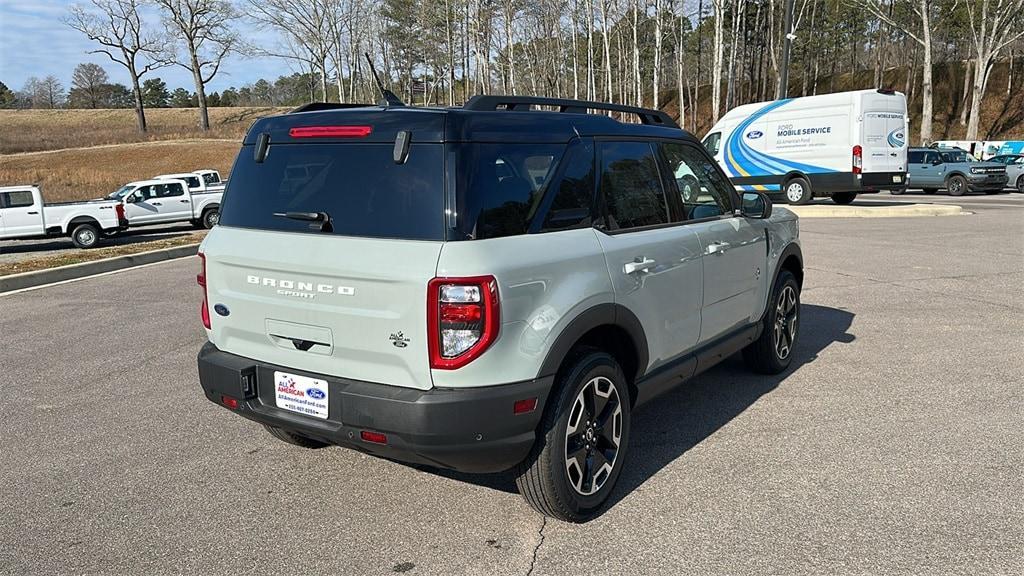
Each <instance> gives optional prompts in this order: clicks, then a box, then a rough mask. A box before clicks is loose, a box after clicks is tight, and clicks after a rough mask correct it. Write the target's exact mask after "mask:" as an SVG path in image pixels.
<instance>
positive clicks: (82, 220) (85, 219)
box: [64, 215, 103, 234]
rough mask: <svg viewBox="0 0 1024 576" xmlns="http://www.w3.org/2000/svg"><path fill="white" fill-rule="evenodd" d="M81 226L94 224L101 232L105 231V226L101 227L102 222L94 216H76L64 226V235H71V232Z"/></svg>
mask: <svg viewBox="0 0 1024 576" xmlns="http://www.w3.org/2000/svg"><path fill="white" fill-rule="evenodd" d="M79 224H92V225H93V226H95V227H96V228H97V229H99V230H103V226H100V221H99V220H97V219H96V218H93V217H92V216H85V215H79V216H75V217H74V218H72V219H71V220H68V223H67V224H65V225H64V233H65V234H71V231H72V230H73V229H74V228H75V226H78V225H79Z"/></svg>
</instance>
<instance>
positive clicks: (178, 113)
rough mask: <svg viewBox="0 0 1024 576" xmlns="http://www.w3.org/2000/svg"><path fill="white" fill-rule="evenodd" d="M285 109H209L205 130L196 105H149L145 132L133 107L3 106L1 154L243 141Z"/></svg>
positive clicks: (0, 140) (0, 134)
mask: <svg viewBox="0 0 1024 576" xmlns="http://www.w3.org/2000/svg"><path fill="white" fill-rule="evenodd" d="M285 110H287V109H285V108H210V131H209V132H207V133H205V134H204V133H203V132H202V131H200V130H199V128H197V124H196V123H197V118H198V113H197V112H196V110H195V109H194V108H159V109H152V110H146V120H147V123H148V125H149V131H148V132H147V133H146V134H139V132H138V131H137V130H136V129H135V111H134V110H0V155H3V154H14V153H17V152H37V151H41V150H61V149H64V148H81V147H87V146H99V145H102V144H127V143H131V142H152V141H157V140H184V139H191V138H213V139H229V140H241V139H242V135H244V134H245V131H246V129H248V128H249V125H250V124H252V122H253V120H255V119H257V118H259V117H261V116H268V115H271V114H279V113H281V112H283V111H285Z"/></svg>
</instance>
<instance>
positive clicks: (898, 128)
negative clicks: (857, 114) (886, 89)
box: [861, 93, 907, 172]
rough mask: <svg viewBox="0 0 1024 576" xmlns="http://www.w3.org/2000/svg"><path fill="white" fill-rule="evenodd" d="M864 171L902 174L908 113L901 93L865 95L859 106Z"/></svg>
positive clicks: (905, 153) (905, 151)
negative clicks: (860, 110)
mask: <svg viewBox="0 0 1024 576" xmlns="http://www.w3.org/2000/svg"><path fill="white" fill-rule="evenodd" d="M862 105H863V108H862V116H861V117H862V120H861V146H862V148H863V161H864V165H863V171H864V172H905V171H906V169H907V133H906V131H907V110H906V100H905V99H904V97H903V95H902V94H891V95H890V94H880V93H868V94H866V95H865V97H864V101H863V103H862Z"/></svg>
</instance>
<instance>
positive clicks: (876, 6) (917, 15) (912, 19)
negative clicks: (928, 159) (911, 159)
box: [861, 0, 989, 146]
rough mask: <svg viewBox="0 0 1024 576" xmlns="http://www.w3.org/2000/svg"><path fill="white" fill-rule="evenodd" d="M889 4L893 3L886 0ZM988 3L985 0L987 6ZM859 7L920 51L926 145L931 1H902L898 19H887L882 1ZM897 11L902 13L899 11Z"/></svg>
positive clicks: (929, 137)
mask: <svg viewBox="0 0 1024 576" xmlns="http://www.w3.org/2000/svg"><path fill="white" fill-rule="evenodd" d="M889 1H890V2H893V1H895V0H889ZM988 1H989V0H985V2H986V3H987V2H988ZM861 2H862V6H864V8H866V9H867V10H868V12H869V13H870V14H871V15H873V16H874V17H875V18H877V19H879V20H880V21H882V22H885V23H886V24H888V25H890V26H892V27H894V28H900V29H902V30H903V32H904V33H905V34H906V35H907V36H909V37H910V38H913V39H914V41H915V42H917V43H918V44H920V45H921V47H922V48H923V52H924V54H923V56H924V64H923V73H922V75H921V134H920V140H921V145H922V146H926V145H928V144H930V143H931V141H932V121H933V113H932V0H913V1H912V2H906V3H905V4H906V8H909V13H908V14H907V16H908V17H907V18H906V19H905V20H904V19H898V16H896V15H894V16H890V14H891V11H890V9H889V8H890V7H889V6H888V5H887V2H886V0H861ZM901 12H903V11H902V10H901Z"/></svg>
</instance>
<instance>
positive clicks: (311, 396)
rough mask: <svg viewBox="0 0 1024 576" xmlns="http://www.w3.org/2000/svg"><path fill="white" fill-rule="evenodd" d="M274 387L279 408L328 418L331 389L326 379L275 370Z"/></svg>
mask: <svg viewBox="0 0 1024 576" xmlns="http://www.w3.org/2000/svg"><path fill="white" fill-rule="evenodd" d="M274 389H275V392H274V398H275V400H276V402H277V407H278V408H282V409H284V410H290V411H292V412H298V413H299V414H305V415H306V416H313V417H314V418H323V419H326V418H327V405H328V400H330V390H329V389H328V387H327V381H326V380H317V379H316V378H310V377H308V376H298V375H296V374H289V373H287V372H274Z"/></svg>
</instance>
